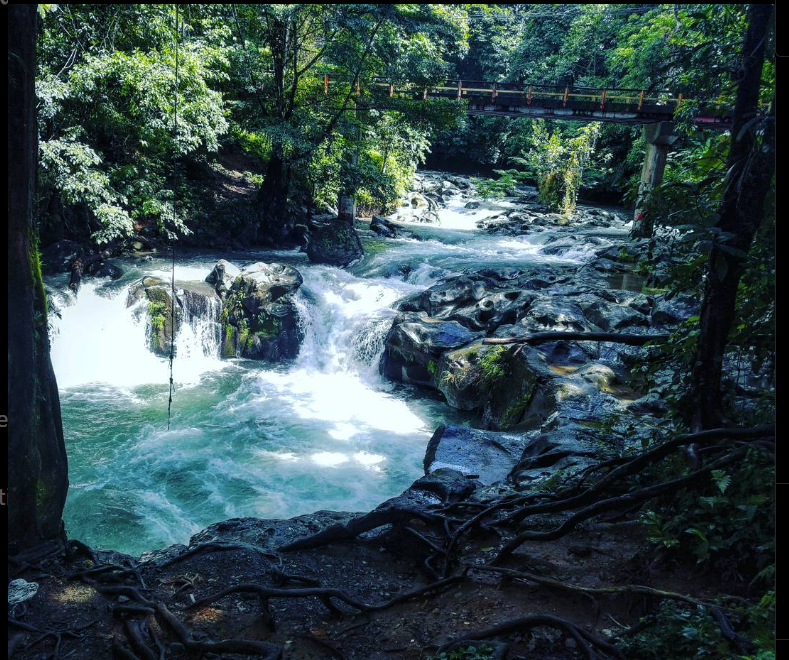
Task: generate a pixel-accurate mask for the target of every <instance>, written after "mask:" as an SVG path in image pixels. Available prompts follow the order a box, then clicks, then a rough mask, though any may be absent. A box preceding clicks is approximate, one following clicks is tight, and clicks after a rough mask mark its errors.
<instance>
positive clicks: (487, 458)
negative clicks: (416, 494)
mask: <svg viewBox="0 0 789 660" xmlns="http://www.w3.org/2000/svg"><path fill="white" fill-rule="evenodd" d="M524 446H525V440H524V436H522V435H516V434H511V433H492V432H490V431H479V430H477V429H471V428H469V427H467V426H451V425H450V426H440V427H438V429H437V430H436V432H435V433H434V434H433V437H432V438H430V442H429V443H428V445H427V451H426V453H425V463H424V467H425V474H432V473H434V472H436V471H437V470H440V469H442V468H448V469H451V470H456V471H457V472H460V473H461V474H465V475H473V476H474V477H475V478H476V479H478V480H479V481H480V483H482V484H483V485H484V486H489V485H490V484H493V483H496V482H498V481H503V480H504V479H506V478H507V476H508V475H509V473H510V472H511V471H512V469H513V468H514V467H515V466H516V465H517V463H518V460H519V459H520V457H521V454H522V453H523V449H524Z"/></svg>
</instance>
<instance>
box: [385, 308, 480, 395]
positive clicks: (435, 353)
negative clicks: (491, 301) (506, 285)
mask: <svg viewBox="0 0 789 660" xmlns="http://www.w3.org/2000/svg"><path fill="white" fill-rule="evenodd" d="M480 336H481V333H479V332H473V331H472V330H469V329H468V328H467V327H465V326H463V325H461V324H460V323H458V322H457V321H443V320H440V319H435V318H431V317H429V316H427V315H426V314H424V313H421V314H420V313H413V312H404V313H400V314H398V315H397V317H396V318H395V321H394V323H393V325H392V328H391V330H390V331H389V334H388V335H387V337H386V340H385V348H384V353H383V357H382V360H381V373H382V374H384V375H385V376H386V377H387V378H390V379H392V380H398V381H403V382H406V383H414V384H417V385H430V386H432V387H435V386H436V376H437V374H438V360H439V359H440V358H441V356H442V354H443V353H445V352H446V351H449V350H452V349H455V348H459V347H461V346H464V345H466V344H469V343H471V342H472V341H474V340H475V339H477V338H478V337H480Z"/></svg>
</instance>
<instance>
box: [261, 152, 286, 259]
mask: <svg viewBox="0 0 789 660" xmlns="http://www.w3.org/2000/svg"><path fill="white" fill-rule="evenodd" d="M288 188H289V176H288V169H287V166H286V163H285V161H284V159H283V157H282V156H281V155H280V154H278V153H277V152H276V151H275V152H274V153H272V155H271V158H270V159H269V163H268V169H267V170H266V178H265V180H264V181H263V185H262V186H261V188H260V191H259V193H258V213H259V216H260V224H259V227H260V236H259V239H260V242H261V243H264V244H266V245H280V244H282V243H283V242H288V241H290V240H292V237H293V226H292V225H293V224H294V223H292V222H290V219H289V217H288Z"/></svg>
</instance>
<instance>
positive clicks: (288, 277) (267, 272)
mask: <svg viewBox="0 0 789 660" xmlns="http://www.w3.org/2000/svg"><path fill="white" fill-rule="evenodd" d="M302 282H303V280H302V277H301V273H299V271H297V270H296V269H295V268H293V267H291V266H286V265H284V264H277V263H274V264H266V263H260V262H259V263H256V264H253V265H251V266H248V267H247V268H245V269H244V270H243V271H241V272H240V273H239V275H238V276H237V277H236V278H235V280H234V281H233V283H232V285H231V287H230V289H229V290H228V292H227V294H226V298H225V301H224V308H223V310H222V315H221V323H222V356H223V357H244V358H249V359H253V360H266V361H270V362H275V361H277V360H281V359H291V358H295V357H296V355H298V352H299V346H300V344H301V340H302V338H303V332H302V330H301V327H300V325H299V315H298V310H297V308H296V304H295V301H294V296H295V294H296V292H297V291H298V289H299V287H300V286H301V284H302Z"/></svg>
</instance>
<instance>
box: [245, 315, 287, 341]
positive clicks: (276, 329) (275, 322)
mask: <svg viewBox="0 0 789 660" xmlns="http://www.w3.org/2000/svg"><path fill="white" fill-rule="evenodd" d="M252 330H253V331H254V332H255V333H256V334H260V335H263V336H264V337H278V336H279V333H280V332H281V331H282V323H281V322H280V320H279V319H278V318H276V317H275V316H269V315H268V314H258V316H257V318H256V319H255V324H254V327H253V328H252Z"/></svg>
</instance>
